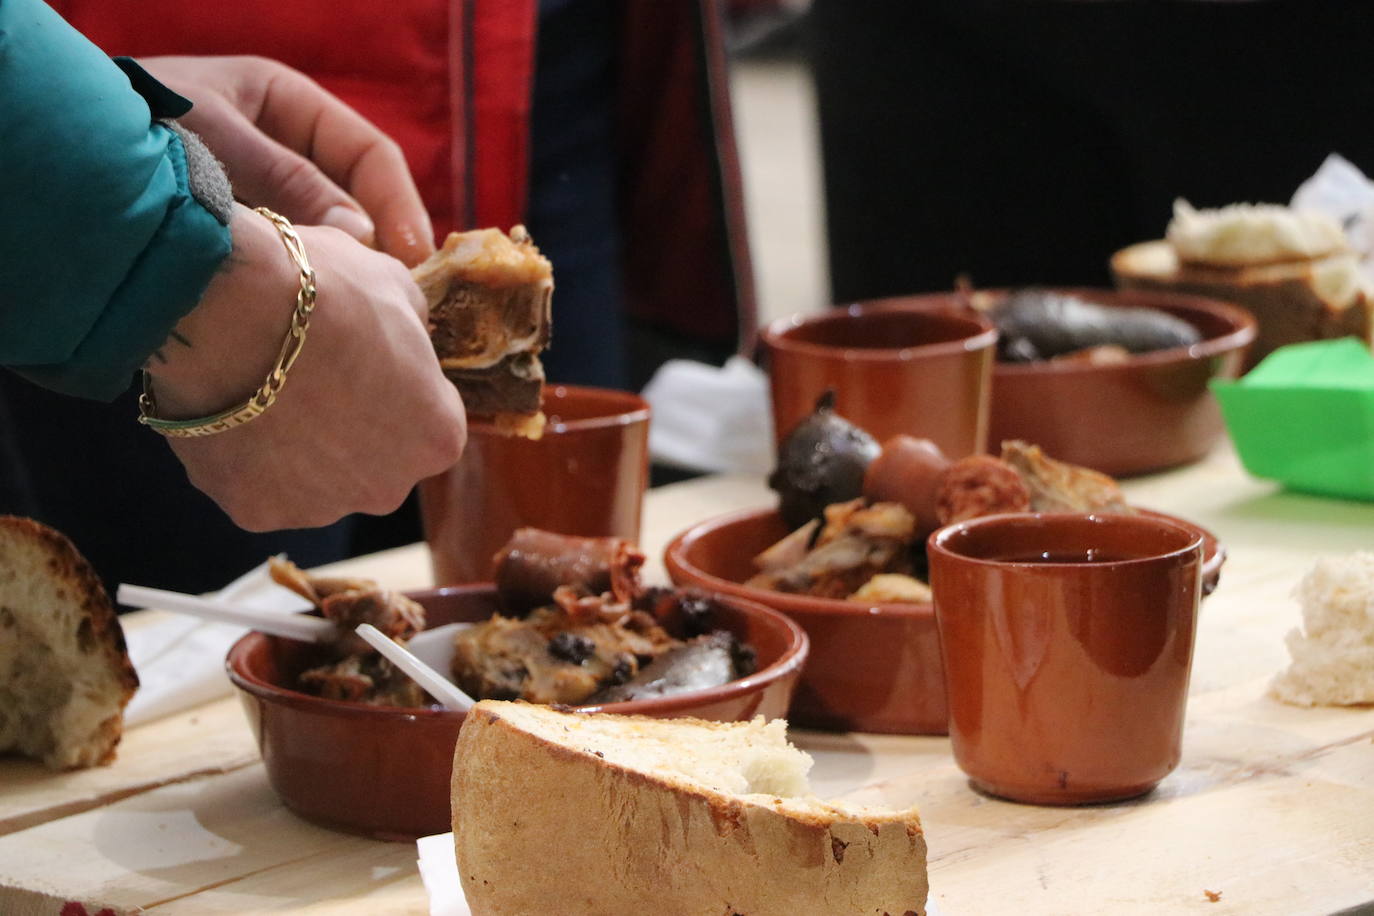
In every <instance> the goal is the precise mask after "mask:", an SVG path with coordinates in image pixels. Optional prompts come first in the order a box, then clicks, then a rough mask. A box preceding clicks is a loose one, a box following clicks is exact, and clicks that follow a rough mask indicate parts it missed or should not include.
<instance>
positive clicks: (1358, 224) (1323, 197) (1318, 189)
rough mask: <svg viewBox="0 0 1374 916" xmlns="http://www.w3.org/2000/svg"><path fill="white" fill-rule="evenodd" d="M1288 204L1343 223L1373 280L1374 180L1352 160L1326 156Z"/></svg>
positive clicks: (1367, 275)
mask: <svg viewBox="0 0 1374 916" xmlns="http://www.w3.org/2000/svg"><path fill="white" fill-rule="evenodd" d="M1289 206H1291V207H1292V208H1293V209H1294V210H1316V211H1318V212H1321V213H1325V214H1327V215H1328V216H1330V217H1332V218H1333V219H1335V220H1336V222H1338V223H1340V224H1341V226H1342V227H1344V229H1345V235H1346V239H1347V240H1348V241H1349V243H1350V247H1351V248H1352V249H1353V250H1354V251H1355V253H1356V254H1358V255H1359V257H1360V266H1361V268H1362V269H1363V271H1364V273H1365V276H1366V277H1368V278H1369V279H1371V280H1374V184H1371V183H1370V181H1369V179H1368V178H1366V177H1365V175H1364V173H1363V172H1361V171H1360V170H1359V169H1358V168H1357V167H1356V166H1355V165H1354V164H1353V163H1351V162H1350V161H1349V160H1348V159H1346V158H1345V157H1344V156H1341V155H1340V154H1339V153H1332V154H1330V155H1329V156H1327V157H1326V160H1325V161H1324V162H1323V163H1322V164H1321V167H1320V168H1319V169H1317V171H1316V174H1314V175H1313V176H1312V177H1311V178H1309V179H1307V180H1306V181H1304V182H1303V183H1302V184H1301V185H1299V186H1298V190H1297V191H1295V192H1294V193H1293V199H1292V201H1290V202H1289Z"/></svg>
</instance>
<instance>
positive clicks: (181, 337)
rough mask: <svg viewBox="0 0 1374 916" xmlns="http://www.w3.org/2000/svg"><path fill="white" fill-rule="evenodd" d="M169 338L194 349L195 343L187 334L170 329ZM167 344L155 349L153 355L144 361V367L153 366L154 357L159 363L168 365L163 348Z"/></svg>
mask: <svg viewBox="0 0 1374 916" xmlns="http://www.w3.org/2000/svg"><path fill="white" fill-rule="evenodd" d="M167 340H169V341H173V342H176V343H179V344H181V345H182V346H183V347H185V348H186V349H188V350H190V349H193V345H192V343H191V341H190V339H189V338H187V337H186V335H185V334H182V333H180V332H179V331H176V330H172V331H169V332H168V334H167ZM166 346H167V344H166V343H164V344H163V345H162V346H161V347H158V348H157V349H156V350H154V351H153V354H152V356H150V357H149V358H148V360H147V361H146V362H144V364H143V368H145V369H146V368H148V367H149V366H151V365H152V364H153V360H154V359H156V360H157V361H158V362H159V363H162V364H164V365H166V363H167V356H166V355H165V354H164V353H163V352H162V350H163V348H164V347H166Z"/></svg>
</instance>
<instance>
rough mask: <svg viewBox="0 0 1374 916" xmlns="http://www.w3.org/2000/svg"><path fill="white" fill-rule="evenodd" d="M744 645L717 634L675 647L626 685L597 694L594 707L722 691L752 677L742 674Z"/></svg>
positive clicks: (723, 633) (725, 634)
mask: <svg viewBox="0 0 1374 916" xmlns="http://www.w3.org/2000/svg"><path fill="white" fill-rule="evenodd" d="M740 654H741V653H740V644H739V640H737V639H736V638H735V636H734V634H733V633H730V632H728V631H726V630H717V631H716V632H714V633H707V634H705V635H704V636H698V637H696V638H695V639H692V640H690V641H688V642H687V643H685V644H683V645H680V646H675V647H673V648H671V649H669V650H668V651H666V652H664V653H663V654H662V655H660V656H658V658H656V659H654V660H653V661H652V662H650V663H649V664H648V665H646V666H645V667H644V668H643V669H642V670H640V672H639V673H638V674H636V675H635V676H634V677H633V678H631V679H630V680H628V681H626V682H625V683H623V684H617V685H615V686H612V687H607V688H606V689H604V690H602V691H600V692H598V693H596V694H594V695H593V696H591V697H590V698H589V699H588V702H590V703H622V702H625V701H628V700H647V699H653V698H656V697H664V696H672V695H674V694H679V693H687V692H688V691H692V690H706V689H708V688H710V687H719V686H720V685H722V684H727V683H729V682H730V681H733V680H734V679H735V678H737V677H743V676H745V675H746V674H749V673H751V670H742V669H741V665H740V664H739V662H740Z"/></svg>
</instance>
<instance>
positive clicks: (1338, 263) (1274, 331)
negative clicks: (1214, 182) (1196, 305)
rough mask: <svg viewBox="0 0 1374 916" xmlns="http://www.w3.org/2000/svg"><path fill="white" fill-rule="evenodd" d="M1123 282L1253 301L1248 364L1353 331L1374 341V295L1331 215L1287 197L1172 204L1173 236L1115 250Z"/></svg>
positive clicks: (1249, 303)
mask: <svg viewBox="0 0 1374 916" xmlns="http://www.w3.org/2000/svg"><path fill="white" fill-rule="evenodd" d="M1111 267H1112V273H1113V275H1114V276H1115V278H1116V283H1117V285H1118V286H1120V287H1122V288H1123V289H1152V290H1165V291H1172V292H1181V293H1195V294H1197V295H1202V296H1210V297H1212V298H1214V299H1221V300H1224V301H1227V302H1233V303H1235V304H1237V305H1240V306H1241V307H1243V308H1245V309H1248V310H1249V311H1250V312H1251V314H1253V315H1254V316H1255V320H1256V322H1257V323H1258V325H1259V328H1258V332H1259V333H1258V335H1257V337H1256V338H1255V343H1254V344H1253V345H1252V346H1251V348H1250V351H1249V353H1248V356H1247V368H1249V367H1251V366H1254V365H1255V364H1256V363H1258V362H1259V361H1260V360H1261V359H1263V358H1264V357H1265V356H1267V355H1269V354H1270V353H1272V352H1273V351H1274V350H1276V349H1278V348H1279V347H1282V346H1285V345H1286V344H1290V343H1300V342H1302V341H1308V340H1328V339H1332V338H1337V337H1347V336H1354V337H1358V338H1360V339H1361V340H1363V341H1364V342H1365V344H1366V345H1369V344H1371V342H1374V295H1371V293H1370V291H1369V289H1367V286H1366V283H1365V281H1364V278H1363V275H1362V274H1361V272H1360V268H1359V262H1358V260H1357V258H1356V256H1355V254H1354V253H1353V252H1351V251H1350V250H1349V249H1348V248H1347V247H1346V246H1345V244H1344V236H1343V235H1342V233H1341V229H1340V227H1339V226H1338V225H1336V224H1335V222H1334V221H1331V220H1329V219H1327V218H1324V217H1320V216H1319V215H1317V214H1309V213H1298V212H1295V211H1291V210H1288V209H1287V208H1285V207H1253V206H1242V205H1236V206H1232V207H1224V208H1222V209H1220V210H1216V211H1194V210H1193V209H1192V208H1191V207H1188V206H1187V203H1186V202H1184V201H1179V202H1178V203H1177V204H1175V218H1174V221H1173V222H1171V223H1170V224H1169V231H1168V239H1167V240H1159V241H1153V242H1141V243H1140V244H1137V245H1132V246H1130V247H1128V248H1123V249H1122V250H1121V251H1118V252H1117V253H1116V254H1115V255H1114V256H1113V257H1112V262H1111Z"/></svg>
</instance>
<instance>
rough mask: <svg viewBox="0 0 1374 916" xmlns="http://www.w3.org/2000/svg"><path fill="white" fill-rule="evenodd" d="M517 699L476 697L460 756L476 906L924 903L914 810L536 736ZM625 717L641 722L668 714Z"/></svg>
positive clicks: (542, 909) (570, 912)
mask: <svg viewBox="0 0 1374 916" xmlns="http://www.w3.org/2000/svg"><path fill="white" fill-rule="evenodd" d="M516 705H518V704H493V703H482V704H479V705H478V706H477V707H475V708H474V709H473V710H472V711H470V712H469V713H468V717H467V719H466V721H465V722H464V725H463V730H462V732H461V734H460V736H459V740H458V747H457V750H456V755H455V759H454V769H453V790H454V809H453V810H454V819H455V822H454V842H455V849H456V854H457V858H458V866H459V873H460V876H461V878H462V882H463V887H464V891H465V893H466V895H467V900H468V905H469V906H470V907H471V908H472V912H473V914H474V916H526V914H532V913H553V912H557V913H560V914H563V916H593V914H595V916H607V914H617V913H641V912H653V913H655V914H663V916H697V914H700V916H732V914H740V916H796V914H801V913H845V914H856V916H857V914H872V916H883V914H888V916H910V914H923V913H924V912H925V901H926V895H927V891H928V887H927V882H926V845H925V837H924V834H923V833H922V831H921V827H920V822H919V820H918V819H917V818H916V816H915V812H914V811H904V812H880V811H876V810H871V809H864V811H863V813H862V815H856V814H854V813H853V812H850V811H845V810H843V809H841V808H839V807H833V806H829V805H826V804H824V803H819V802H814V801H798V800H789V799H779V798H774V797H772V796H764V795H742V796H732V795H727V794H725V793H722V792H717V791H715V790H712V789H709V788H705V787H703V786H700V785H697V784H693V783H689V782H686V781H678V780H675V779H672V778H670V777H665V776H661V775H658V774H650V773H645V772H641V771H637V770H635V769H632V768H630V767H627V766H623V765H620V764H617V763H613V762H611V761H608V760H606V759H604V758H601V757H598V756H597V755H596V754H594V753H592V752H589V751H586V750H582V749H579V748H578V747H576V746H572V745H566V744H560V743H557V742H554V741H550V740H547V739H545V738H543V737H540V736H537V735H535V734H532V733H531V732H530V731H528V730H526V729H524V728H522V727H520V726H519V725H518V724H516V723H514V722H512V721H511V720H510V717H508V716H507V715H505V714H504V713H505V711H507V710H508V709H509V708H510V707H512V706H516ZM616 718H617V719H620V720H623V721H624V722H625V724H626V729H627V732H633V730H634V728H636V727H637V726H636V722H638V723H652V725H651V726H647V727H657V726H661V725H665V724H669V723H664V722H660V721H659V720H653V719H645V718H644V717H633V716H631V717H616ZM677 721H678V722H680V721H681V720H677ZM691 724H692V725H693V726H696V725H702V726H708V727H709V726H720V723H698V722H695V721H692V722H691Z"/></svg>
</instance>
